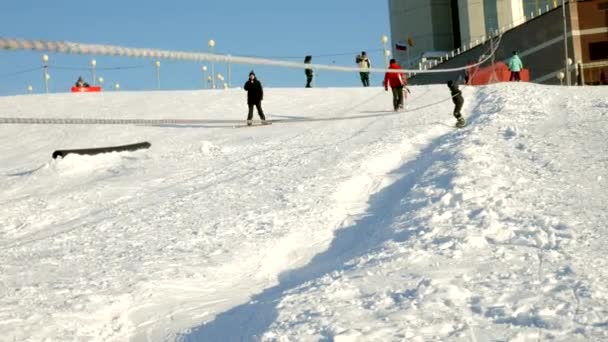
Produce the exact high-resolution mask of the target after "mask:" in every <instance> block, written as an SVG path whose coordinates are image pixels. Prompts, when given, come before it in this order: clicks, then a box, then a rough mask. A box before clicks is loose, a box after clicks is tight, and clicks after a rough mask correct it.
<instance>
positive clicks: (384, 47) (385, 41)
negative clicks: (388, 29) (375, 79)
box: [380, 35, 388, 67]
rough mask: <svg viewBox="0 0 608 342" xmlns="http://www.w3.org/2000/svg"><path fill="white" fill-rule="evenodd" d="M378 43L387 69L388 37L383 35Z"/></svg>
mask: <svg viewBox="0 0 608 342" xmlns="http://www.w3.org/2000/svg"><path fill="white" fill-rule="evenodd" d="M380 42H382V51H384V64H386V66H387V67H388V55H387V51H388V49H387V46H386V45H387V43H388V37H387V36H386V35H383V36H382V37H381V38H380Z"/></svg>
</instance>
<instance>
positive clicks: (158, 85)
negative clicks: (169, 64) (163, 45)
mask: <svg viewBox="0 0 608 342" xmlns="http://www.w3.org/2000/svg"><path fill="white" fill-rule="evenodd" d="M155 65H156V89H158V90H160V61H156V63H155Z"/></svg>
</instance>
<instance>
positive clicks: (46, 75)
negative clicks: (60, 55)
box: [42, 55, 50, 93]
mask: <svg viewBox="0 0 608 342" xmlns="http://www.w3.org/2000/svg"><path fill="white" fill-rule="evenodd" d="M42 67H43V69H44V75H43V78H44V91H45V92H46V93H48V92H49V78H50V77H49V56H48V55H42Z"/></svg>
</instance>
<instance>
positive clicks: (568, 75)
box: [562, 0, 570, 86]
mask: <svg viewBox="0 0 608 342" xmlns="http://www.w3.org/2000/svg"><path fill="white" fill-rule="evenodd" d="M562 16H563V19H564V66H565V69H566V70H565V73H566V85H568V86H569V85H570V70H569V69H570V66H569V65H568V28H567V25H566V1H565V0H562Z"/></svg>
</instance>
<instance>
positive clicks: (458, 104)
mask: <svg viewBox="0 0 608 342" xmlns="http://www.w3.org/2000/svg"><path fill="white" fill-rule="evenodd" d="M448 88H450V93H452V102H454V113H453V114H454V117H455V118H456V120H457V121H456V127H463V126H464V125H465V121H464V118H463V117H462V114H461V113H460V110H461V109H462V105H463V104H464V97H462V92H461V91H460V89H458V84H456V83H455V82H454V81H452V80H449V81H448Z"/></svg>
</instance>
